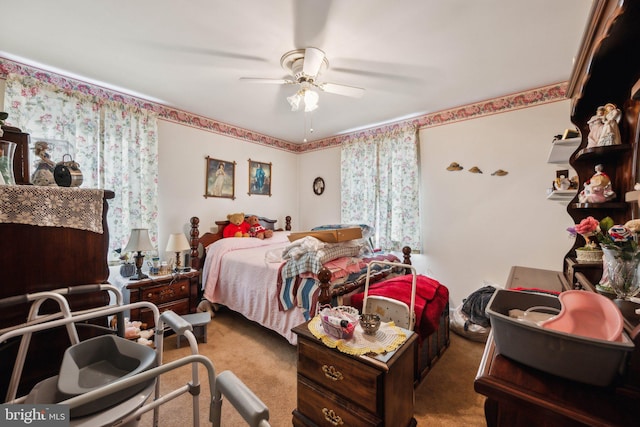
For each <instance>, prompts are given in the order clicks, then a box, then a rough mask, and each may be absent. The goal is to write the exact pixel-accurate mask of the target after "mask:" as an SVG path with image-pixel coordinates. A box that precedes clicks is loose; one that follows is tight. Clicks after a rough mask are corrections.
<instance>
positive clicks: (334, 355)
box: [298, 339, 383, 425]
mask: <svg viewBox="0 0 640 427" xmlns="http://www.w3.org/2000/svg"><path fill="white" fill-rule="evenodd" d="M298 373H299V374H300V375H304V376H305V377H307V378H308V379H309V380H311V381H313V382H315V383H317V384H319V385H321V386H322V387H324V388H326V389H328V390H330V391H332V392H333V393H336V394H338V395H340V396H342V397H344V398H345V399H348V400H350V401H352V402H354V403H356V404H357V405H359V406H361V407H363V408H365V409H367V410H368V411H370V412H371V413H374V414H378V412H379V408H380V407H381V403H380V402H378V401H377V397H378V396H382V395H383V393H381V392H380V387H381V382H382V372H381V371H380V370H377V369H375V368H373V367H371V366H367V365H365V364H364V363H361V362H358V361H357V360H354V359H353V358H351V357H349V356H347V355H343V354H341V353H338V352H336V351H335V350H332V349H330V348H328V347H325V346H324V345H319V344H316V343H311V342H308V341H307V340H305V339H301V340H299V341H298ZM345 425H350V424H345Z"/></svg>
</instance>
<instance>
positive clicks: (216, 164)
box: [204, 156, 236, 200]
mask: <svg viewBox="0 0 640 427" xmlns="http://www.w3.org/2000/svg"><path fill="white" fill-rule="evenodd" d="M205 160H206V162H207V168H206V171H207V173H206V179H205V191H204V197H205V198H207V197H223V198H227V199H232V200H234V199H235V198H236V191H235V188H236V183H235V176H236V162H227V161H225V160H219V159H214V158H211V157H209V156H207V157H205Z"/></svg>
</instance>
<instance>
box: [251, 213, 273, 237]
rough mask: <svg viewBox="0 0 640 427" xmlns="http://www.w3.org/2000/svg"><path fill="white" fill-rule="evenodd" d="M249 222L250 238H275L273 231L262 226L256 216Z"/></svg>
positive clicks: (252, 216)
mask: <svg viewBox="0 0 640 427" xmlns="http://www.w3.org/2000/svg"><path fill="white" fill-rule="evenodd" d="M247 222H248V223H249V237H257V238H258V239H268V238H269V237H271V236H273V230H267V229H266V228H264V227H263V226H262V225H260V221H259V220H258V217H257V216H255V215H251V216H250V217H249V218H247Z"/></svg>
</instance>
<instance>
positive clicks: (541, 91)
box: [0, 57, 567, 153]
mask: <svg viewBox="0 0 640 427" xmlns="http://www.w3.org/2000/svg"><path fill="white" fill-rule="evenodd" d="M9 73H16V74H21V75H24V76H31V77H34V78H37V79H39V80H42V81H45V82H47V83H51V84H54V85H56V86H58V87H60V88H63V89H66V90H77V91H80V92H82V93H86V94H89V95H93V96H96V97H99V98H102V99H105V100H110V101H116V102H121V103H124V104H127V105H133V106H136V107H138V108H144V109H147V110H151V111H154V112H156V113H157V114H158V118H159V119H163V120H167V121H170V122H174V123H179V124H181V125H185V126H190V127H194V128H197V129H202V130H206V131H209V132H213V133H217V134H220V135H225V136H229V137H232V138H236V139H240V140H243V141H248V142H252V143H255V144H260V145H264V146H267V147H271V148H276V149H280V150H284V151H288V152H292V153H305V152H309V151H316V150H322V149H325V148H331V147H336V146H339V145H341V144H342V143H344V142H349V141H350V140H352V139H358V138H362V137H366V136H368V135H372V134H378V133H384V132H388V131H390V130H392V129H394V128H396V127H402V126H406V125H414V126H416V127H418V128H423V127H434V126H441V125H445V124H451V123H454V122H458V121H462V120H469V119H474V118H478V117H482V116H487V115H492V114H498V113H504V112H507V111H511V110H518V109H521V108H526V107H531V106H535V105H541V104H546V103H549V102H556V101H561V100H564V99H566V92H567V82H563V83H556V84H552V85H548V86H543V87H540V88H535V89H530V90H527V91H523V92H519V93H515V94H510V95H505V96H501V97H498V98H493V99H489V100H486V101H482V102H477V103H474V104H468V105H464V106H460V107H456V108H451V109H448V110H443V111H438V112H435V113H430V114H426V115H423V116H418V117H415V118H412V119H407V120H402V121H399V122H393V123H389V124H386V125H383V126H378V127H373V128H369V129H365V130H361V131H356V132H352V133H348V134H343V135H336V136H334V137H331V138H325V139H321V140H317V141H312V142H309V143H306V144H295V143H292V142H289V141H284V140H281V139H277V138H274V137H271V136H268V135H263V134H261V133H258V132H254V131H251V130H248V129H243V128H240V127H237V126H232V125H229V124H226V123H223V122H219V121H217V120H213V119H209V118H207V117H202V116H198V115H196V114H192V113H188V112H186V111H182V110H178V109H175V108H171V107H167V106H165V105H161V104H157V103H154V102H151V101H147V100H144V99H141V98H136V97H134V96H130V95H125V94H122V93H120V92H116V91H113V90H109V89H105V88H103V87H100V86H97V85H93V84H90V83H86V82H82V81H79V80H75V79H72V78H70V77H65V76H62V75H59V74H56V73H53V72H50V71H45V70H41V69H38V68H35V67H32V66H29V65H25V64H21V63H18V62H16V61H12V60H9V59H6V58H1V57H0V78H3V79H6V78H7V75H8V74H9Z"/></svg>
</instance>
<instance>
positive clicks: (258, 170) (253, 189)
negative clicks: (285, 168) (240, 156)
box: [249, 159, 272, 196]
mask: <svg viewBox="0 0 640 427" xmlns="http://www.w3.org/2000/svg"><path fill="white" fill-rule="evenodd" d="M271 173H272V168H271V163H265V162H258V161H255V160H251V159H249V195H252V194H262V195H263V196H271V182H272V181H271Z"/></svg>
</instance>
